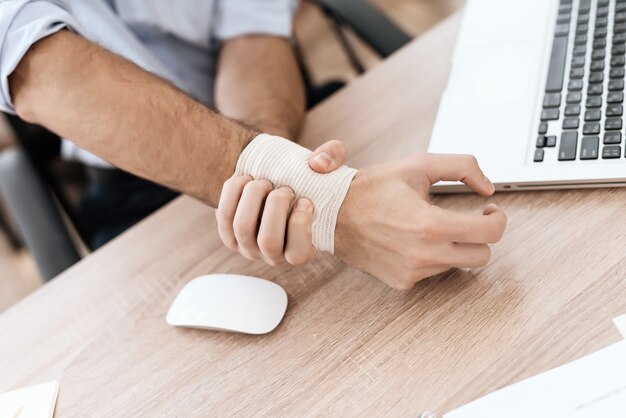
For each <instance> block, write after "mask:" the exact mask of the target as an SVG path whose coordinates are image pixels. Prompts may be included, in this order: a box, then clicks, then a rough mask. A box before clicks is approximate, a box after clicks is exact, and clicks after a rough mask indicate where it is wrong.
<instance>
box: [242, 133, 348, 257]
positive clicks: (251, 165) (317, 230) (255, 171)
mask: <svg viewBox="0 0 626 418" xmlns="http://www.w3.org/2000/svg"><path fill="white" fill-rule="evenodd" d="M311 154H312V152H311V151H309V150H308V149H306V148H304V147H302V146H300V145H298V144H296V143H293V142H291V141H289V140H287V139H284V138H281V137H278V136H272V135H267V134H260V135H258V136H257V137H256V138H254V139H253V140H252V142H250V144H248V146H247V147H246V148H245V149H244V150H243V152H242V153H241V155H240V156H239V160H238V161H237V167H236V169H235V174H236V175H240V176H241V175H246V174H247V175H250V176H252V178H254V179H256V180H261V179H264V180H269V181H271V182H272V184H273V185H274V187H281V186H288V187H291V189H292V190H293V191H294V192H295V194H296V196H297V197H305V198H307V199H309V200H310V201H311V202H312V203H313V206H314V207H315V214H314V219H313V229H312V234H313V244H314V245H315V247H316V248H317V249H318V250H319V251H328V252H331V253H332V252H334V249H335V226H336V224H337V215H338V214H339V209H340V208H341V204H342V203H343V200H344V199H345V197H346V194H347V193H348V188H349V187H350V182H351V181H352V179H353V178H354V175H355V174H356V172H357V170H355V169H354V168H350V167H348V166H345V165H343V166H341V167H339V168H338V169H336V170H335V171H333V172H331V173H328V174H320V173H317V172H315V171H313V170H312V169H311V167H309V161H308V159H309V156H310V155H311Z"/></svg>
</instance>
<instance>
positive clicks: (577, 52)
mask: <svg viewBox="0 0 626 418" xmlns="http://www.w3.org/2000/svg"><path fill="white" fill-rule="evenodd" d="M625 36H626V35H625ZM572 53H573V55H574V56H575V57H582V56H585V54H586V53H587V47H586V46H585V45H576V46H575V47H574V50H573V51H572Z"/></svg>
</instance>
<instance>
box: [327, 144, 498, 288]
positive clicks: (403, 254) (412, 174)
mask: <svg viewBox="0 0 626 418" xmlns="http://www.w3.org/2000/svg"><path fill="white" fill-rule="evenodd" d="M440 180H448V181H462V182H463V183H465V184H466V185H467V186H469V187H470V188H471V189H472V190H474V191H475V192H477V193H479V194H481V195H483V196H489V195H491V194H493V192H494V187H493V185H492V183H491V182H490V181H489V180H488V179H487V177H485V175H484V174H483V172H482V171H481V169H480V167H479V166H478V163H477V162H476V159H475V158H474V157H472V156H469V155H443V154H418V155H415V156H412V157H409V158H407V159H406V160H404V161H399V162H393V163H390V164H382V165H377V166H374V167H371V168H367V169H363V170H359V172H358V173H357V175H356V177H355V179H354V181H353V182H352V185H351V186H350V189H349V191H348V195H347V196H346V200H345V201H344V203H343V206H342V207H341V210H340V212H339V218H338V221H337V229H336V232H335V234H336V235H335V248H336V254H337V255H338V256H339V257H340V258H341V259H342V260H344V261H345V262H347V263H348V264H350V265H352V266H354V267H356V268H358V269H360V270H363V271H365V272H368V273H370V274H372V275H374V276H376V277H378V278H379V279H381V280H383V281H384V282H385V283H387V284H388V285H390V286H391V287H393V288H395V289H399V290H406V289H409V288H411V287H412V286H413V285H414V284H415V283H416V282H418V281H420V280H422V279H424V278H427V277H430V276H433V275H435V274H438V273H441V272H444V271H446V270H449V269H450V268H454V267H481V266H484V265H486V264H487V263H488V262H489V259H490V257H491V251H490V249H489V246H488V245H487V244H490V243H495V242H497V241H499V240H500V238H501V237H502V234H503V232H504V229H505V227H506V223H507V218H506V216H505V215H504V212H502V210H501V209H500V208H498V207H497V206H496V205H493V204H490V205H487V206H485V208H484V210H483V214H482V215H467V214H460V213H455V212H451V211H448V210H445V209H442V208H439V207H437V206H434V205H432V204H430V203H429V200H428V190H429V188H430V186H431V185H433V184H435V183H437V182H438V181H440Z"/></svg>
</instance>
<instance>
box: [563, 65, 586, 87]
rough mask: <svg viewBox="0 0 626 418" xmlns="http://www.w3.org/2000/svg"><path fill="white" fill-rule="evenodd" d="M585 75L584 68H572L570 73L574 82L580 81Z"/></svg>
mask: <svg viewBox="0 0 626 418" xmlns="http://www.w3.org/2000/svg"><path fill="white" fill-rule="evenodd" d="M584 75H585V69H584V68H572V69H571V70H570V72H569V78H572V79H574V80H578V79H580V78H583V76H584ZM559 91H560V90H559Z"/></svg>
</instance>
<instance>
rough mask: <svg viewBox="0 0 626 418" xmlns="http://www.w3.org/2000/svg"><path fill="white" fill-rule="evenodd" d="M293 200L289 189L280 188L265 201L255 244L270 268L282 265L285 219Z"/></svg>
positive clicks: (292, 194)
mask: <svg viewBox="0 0 626 418" xmlns="http://www.w3.org/2000/svg"><path fill="white" fill-rule="evenodd" d="M293 198H294V193H293V191H292V190H291V189H290V188H289V187H281V188H279V189H276V190H273V191H272V192H270V194H269V195H268V196H267V199H266V201H265V207H264V209H263V217H262V219H261V226H260V227H259V235H258V237H257V243H258V245H259V249H260V250H261V253H262V254H263V256H264V257H265V261H266V262H267V263H268V264H270V265H272V266H277V265H280V264H283V263H284V257H283V248H284V246H285V232H286V228H287V217H288V216H289V207H290V206H291V202H292V200H293Z"/></svg>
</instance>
